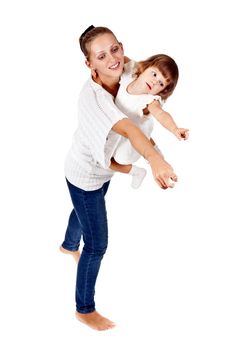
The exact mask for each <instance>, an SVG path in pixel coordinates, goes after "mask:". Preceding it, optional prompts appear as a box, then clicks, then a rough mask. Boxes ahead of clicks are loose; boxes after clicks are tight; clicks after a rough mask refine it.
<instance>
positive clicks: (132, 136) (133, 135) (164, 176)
mask: <svg viewBox="0 0 233 350" xmlns="http://www.w3.org/2000/svg"><path fill="white" fill-rule="evenodd" d="M112 130H113V131H115V132H116V133H118V134H120V135H122V136H124V137H126V138H128V139H129V141H130V143H131V144H132V147H134V148H135V149H136V151H137V152H138V153H140V154H141V155H142V156H143V157H144V158H145V159H146V160H147V161H148V162H149V164H150V166H151V170H152V173H153V176H154V179H155V181H156V182H157V184H158V185H159V186H160V187H161V188H163V189H166V188H169V187H170V188H172V187H174V182H176V181H177V176H176V174H175V173H174V171H173V169H172V167H171V166H170V164H168V163H167V162H166V161H165V160H164V158H163V157H162V156H161V155H160V154H159V152H157V151H156V150H155V149H154V147H153V146H152V144H151V142H150V140H148V138H147V137H146V136H145V135H144V134H143V132H142V131H141V130H140V129H139V128H138V127H137V126H136V125H135V124H134V123H133V122H132V121H131V120H130V119H128V118H124V119H121V120H119V121H118V122H117V123H116V124H115V125H114V126H113V127H112Z"/></svg>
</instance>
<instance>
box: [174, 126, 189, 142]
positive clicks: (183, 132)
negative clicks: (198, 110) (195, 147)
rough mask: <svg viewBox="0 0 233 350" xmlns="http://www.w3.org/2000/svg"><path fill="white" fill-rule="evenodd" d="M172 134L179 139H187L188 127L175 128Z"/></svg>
mask: <svg viewBox="0 0 233 350" xmlns="http://www.w3.org/2000/svg"><path fill="white" fill-rule="evenodd" d="M174 135H175V136H176V137H177V138H178V139H179V140H187V139H188V137H189V129H183V128H177V129H176V130H175V131H174Z"/></svg>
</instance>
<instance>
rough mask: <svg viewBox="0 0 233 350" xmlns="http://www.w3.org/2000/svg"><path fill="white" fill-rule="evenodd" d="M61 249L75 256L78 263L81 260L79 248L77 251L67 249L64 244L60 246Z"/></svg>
mask: <svg viewBox="0 0 233 350" xmlns="http://www.w3.org/2000/svg"><path fill="white" fill-rule="evenodd" d="M59 249H60V251H61V252H62V253H64V254H70V255H72V256H73V258H74V260H75V261H76V263H78V261H79V258H80V251H79V250H76V251H74V252H73V251H71V250H67V249H65V248H63V247H62V246H60V248H59Z"/></svg>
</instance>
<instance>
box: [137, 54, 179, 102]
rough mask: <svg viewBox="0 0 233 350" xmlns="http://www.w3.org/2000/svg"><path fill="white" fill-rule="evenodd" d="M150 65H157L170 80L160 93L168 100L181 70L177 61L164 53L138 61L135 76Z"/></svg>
mask: <svg viewBox="0 0 233 350" xmlns="http://www.w3.org/2000/svg"><path fill="white" fill-rule="evenodd" d="M149 67H156V68H158V69H159V71H160V72H161V73H162V74H163V76H164V77H165V79H166V80H167V82H168V85H167V86H166V87H165V89H164V90H162V91H161V92H159V93H158V95H159V96H161V97H162V99H163V100H166V99H167V98H168V97H169V96H170V95H171V94H172V93H173V91H174V89H175V87H176V84H177V81H178V77H179V70H178V67H177V64H176V62H175V61H174V60H173V59H172V58H171V57H169V56H167V55H164V54H158V55H154V56H151V57H149V58H148V59H146V60H145V61H140V62H138V64H137V66H136V71H135V76H136V77H138V76H139V75H140V74H141V73H143V72H144V71H145V70H146V69H147V68H149Z"/></svg>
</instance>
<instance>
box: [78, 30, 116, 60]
mask: <svg viewBox="0 0 233 350" xmlns="http://www.w3.org/2000/svg"><path fill="white" fill-rule="evenodd" d="M106 33H107V34H112V35H113V36H114V37H115V38H116V36H115V35H114V34H113V32H112V31H111V30H110V29H109V28H107V27H94V26H93V25H91V26H90V27H88V28H87V29H86V30H85V31H84V32H83V33H82V34H81V36H80V38H79V44H80V48H81V50H82V52H83V53H84V56H85V57H86V58H87V59H88V58H89V54H90V46H89V44H90V43H91V42H92V41H93V40H94V39H95V38H96V37H97V36H98V35H101V34H106Z"/></svg>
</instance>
